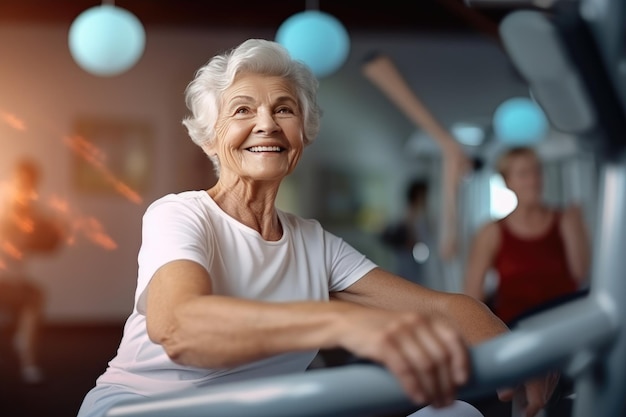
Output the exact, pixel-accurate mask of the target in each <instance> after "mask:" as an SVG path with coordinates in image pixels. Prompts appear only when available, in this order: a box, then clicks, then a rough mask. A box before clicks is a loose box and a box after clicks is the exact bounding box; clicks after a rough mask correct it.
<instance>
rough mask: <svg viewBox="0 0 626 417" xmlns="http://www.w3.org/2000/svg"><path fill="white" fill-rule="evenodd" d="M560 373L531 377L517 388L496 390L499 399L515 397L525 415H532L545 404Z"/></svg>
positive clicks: (506, 399)
mask: <svg viewBox="0 0 626 417" xmlns="http://www.w3.org/2000/svg"><path fill="white" fill-rule="evenodd" d="M559 378H560V374H559V373H557V372H551V373H549V374H548V375H546V376H545V377H543V378H537V379H532V380H530V381H528V382H526V383H525V384H524V385H522V386H520V387H518V388H517V389H515V390H513V389H507V390H501V391H498V398H499V399H500V400H501V401H511V400H512V399H515V401H516V406H519V407H521V411H522V412H523V415H524V416H525V417H534V416H535V415H537V413H538V412H539V411H540V410H541V409H542V408H544V407H545V406H546V404H547V403H548V401H549V400H550V398H551V397H552V394H553V393H554V390H555V388H556V386H557V384H558V382H559Z"/></svg>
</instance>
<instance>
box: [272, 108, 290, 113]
mask: <svg viewBox="0 0 626 417" xmlns="http://www.w3.org/2000/svg"><path fill="white" fill-rule="evenodd" d="M276 113H293V112H292V111H291V109H290V108H289V107H280V108H278V109H277V110H276Z"/></svg>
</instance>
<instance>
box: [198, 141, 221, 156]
mask: <svg viewBox="0 0 626 417" xmlns="http://www.w3.org/2000/svg"><path fill="white" fill-rule="evenodd" d="M200 147H201V148H202V150H203V151H204V153H205V154H207V156H209V157H211V156H217V152H216V151H215V147H214V146H213V141H211V142H205V143H204V144H203V145H201V146H200Z"/></svg>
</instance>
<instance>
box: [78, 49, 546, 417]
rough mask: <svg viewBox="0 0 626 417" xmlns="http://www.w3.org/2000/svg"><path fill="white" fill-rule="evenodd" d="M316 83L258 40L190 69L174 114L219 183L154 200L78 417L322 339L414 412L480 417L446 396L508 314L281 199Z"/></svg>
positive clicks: (310, 133)
mask: <svg viewBox="0 0 626 417" xmlns="http://www.w3.org/2000/svg"><path fill="white" fill-rule="evenodd" d="M316 89H317V81H316V79H315V77H314V76H313V75H312V73H311V71H310V70H309V69H308V68H307V67H306V66H304V65H303V64H301V63H299V62H297V61H294V60H292V59H291V58H290V57H289V54H288V53H287V52H286V50H285V49H284V48H282V47H281V46H280V45H279V44H277V43H274V42H271V41H265V40H257V39H253V40H248V41H246V42H244V43H243V44H241V45H240V46H239V47H237V48H235V49H233V50H231V51H228V52H227V53H225V54H222V55H218V56H216V57H214V58H213V59H212V60H210V61H209V62H208V63H207V64H206V65H205V66H204V67H202V68H201V69H200V70H199V71H198V72H197V74H196V77H195V79H194V80H193V81H192V82H191V84H190V85H189V86H188V88H187V92H186V93H187V105H188V107H189V109H190V110H191V116H190V117H189V118H187V119H186V120H184V122H183V123H184V125H185V126H186V127H187V129H188V131H189V134H190V136H191V138H192V139H193V141H194V142H195V143H196V144H198V146H200V147H201V148H202V150H203V151H204V152H205V153H206V154H207V155H208V157H209V158H211V160H212V161H213V162H214V164H215V167H216V170H217V172H218V174H219V179H218V181H217V183H216V184H215V185H214V186H213V187H212V188H210V189H209V190H203V191H187V192H182V193H180V194H175V195H174V194H170V195H166V196H164V197H162V198H160V199H159V200H157V201H155V202H154V203H152V204H151V205H150V206H149V207H148V209H147V211H146V213H145V215H144V218H143V240H142V245H141V249H140V251H139V256H138V263H139V270H138V278H137V290H136V293H135V308H134V310H133V312H132V314H131V315H130V317H129V318H128V320H127V322H126V325H125V328H124V335H123V338H122V341H121V344H120V347H119V350H118V352H117V355H116V357H115V358H113V359H112V360H111V361H110V363H109V366H108V368H107V369H106V371H105V372H104V374H103V375H101V376H100V377H99V378H98V379H97V381H96V386H95V387H94V388H93V389H92V390H91V391H90V392H89V393H88V394H87V396H86V397H85V399H84V401H83V404H82V406H81V409H80V411H79V416H80V417H88V416H89V417H96V416H102V415H104V414H105V413H106V410H108V409H109V408H110V407H111V406H113V405H114V404H116V403H118V402H119V401H122V400H126V399H132V398H145V397H152V396H158V395H161V394H165V393H172V392H175V391H183V390H191V389H195V388H197V387H203V386H209V385H213V384H221V383H224V382H231V381H241V380H250V379H252V378H258V377H264V376H270V375H278V374H285V373H293V372H303V371H305V370H306V368H307V367H308V365H309V364H310V363H311V361H312V360H313V358H314V356H315V355H316V353H317V352H318V350H319V349H325V348H343V349H346V350H347V351H349V352H351V353H353V354H354V355H356V356H358V357H361V358H364V359H368V360H371V361H374V362H377V363H380V364H381V365H383V366H386V367H387V368H388V369H389V370H390V372H392V373H393V374H394V375H395V376H397V378H398V379H399V381H400V383H401V385H402V387H403V388H404V389H405V390H406V393H407V395H408V396H410V398H412V399H413V400H415V402H416V404H419V405H424V404H430V406H428V407H425V408H423V409H422V410H419V411H417V413H429V409H430V410H436V411H437V412H439V411H441V410H440V409H442V408H443V407H448V409H449V410H450V415H467V416H474V415H476V413H477V411H476V410H475V409H473V408H471V406H469V405H468V404H466V403H463V402H460V401H456V402H455V401H454V398H455V397H454V396H455V389H456V388H457V387H458V386H460V385H462V384H463V383H464V382H465V381H466V380H467V378H468V373H469V363H468V355H467V346H468V345H471V344H474V343H477V342H480V341H483V340H486V339H488V338H490V337H493V336H496V335H498V334H501V333H502V332H505V331H507V329H506V327H505V326H504V325H503V323H502V322H501V321H500V320H499V319H497V318H496V317H495V316H494V315H493V314H492V313H491V312H490V311H489V310H488V309H487V308H486V307H485V306H484V305H483V304H481V303H478V302H477V301H475V300H474V299H472V298H471V297H468V296H465V295H461V294H455V295H453V294H445V293H439V292H434V291H432V290H429V289H426V288H423V287H420V286H418V285H416V284H412V283H410V282H408V281H407V280H405V279H402V278H400V277H398V276H395V275H393V274H391V273H388V272H385V271H383V270H382V269H380V268H378V267H377V266H376V265H375V264H374V263H373V262H372V261H370V260H369V259H367V258H366V257H365V256H364V255H362V254H360V253H359V252H357V251H356V250H355V249H353V248H352V247H350V246H349V245H348V244H346V242H344V241H343V240H342V239H340V238H339V237H337V236H334V235H332V234H331V233H329V232H327V231H325V230H324V229H323V228H322V226H321V225H320V224H319V223H318V222H317V221H315V220H308V219H303V218H300V217H297V216H295V215H293V214H289V213H286V212H283V211H281V210H279V209H277V208H276V206H275V199H276V195H277V193H278V188H279V186H280V184H281V181H282V180H283V179H284V178H285V177H286V176H287V175H289V174H290V173H291V172H293V170H294V169H295V167H296V165H297V163H298V161H299V160H300V158H301V157H302V153H303V151H304V148H305V147H306V146H307V145H309V144H310V143H311V142H313V140H314V139H315V137H316V135H317V133H318V130H319V125H320V109H319V108H318V105H317V103H316ZM527 387H528V389H527V393H528V397H529V406H528V412H529V414H528V415H529V416H531V415H534V413H535V412H537V411H538V409H540V408H541V407H542V406H543V405H544V403H545V401H546V399H547V398H546V397H545V395H544V394H545V392H544V391H545V390H546V389H547V390H548V391H549V392H551V389H550V387H549V386H548V385H547V384H545V383H544V380H543V379H542V380H541V381H534V382H529V383H528V384H527ZM463 404H465V406H463ZM417 408H419V407H418V405H416V409H417ZM459 408H460V410H459ZM208 412H209V413H210V411H208ZM430 412H432V411H430ZM459 413H460V414H459ZM463 413H465V414H463Z"/></svg>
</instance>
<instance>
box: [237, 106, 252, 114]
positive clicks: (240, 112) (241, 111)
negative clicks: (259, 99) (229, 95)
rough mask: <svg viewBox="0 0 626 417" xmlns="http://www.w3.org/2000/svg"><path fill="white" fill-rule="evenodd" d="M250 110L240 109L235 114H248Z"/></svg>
mask: <svg viewBox="0 0 626 417" xmlns="http://www.w3.org/2000/svg"><path fill="white" fill-rule="evenodd" d="M248 112H249V109H248V108H247V107H239V108H237V110H235V114H247V113H248Z"/></svg>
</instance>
